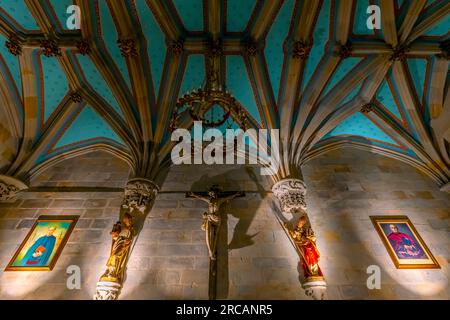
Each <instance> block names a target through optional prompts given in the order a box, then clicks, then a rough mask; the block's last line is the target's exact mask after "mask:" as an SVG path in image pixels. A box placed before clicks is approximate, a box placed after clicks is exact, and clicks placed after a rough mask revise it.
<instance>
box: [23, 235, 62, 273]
mask: <svg viewBox="0 0 450 320" xmlns="http://www.w3.org/2000/svg"><path fill="white" fill-rule="evenodd" d="M55 243H56V237H55V236H54V235H48V234H47V235H44V236H42V237H39V238H38V239H37V240H36V242H35V243H34V244H33V245H32V246H31V247H30V249H28V251H27V253H26V254H25V256H24V257H23V258H22V260H21V265H22V266H39V267H42V266H47V265H48V260H49V259H50V256H51V255H52V253H53V249H54V248H55Z"/></svg>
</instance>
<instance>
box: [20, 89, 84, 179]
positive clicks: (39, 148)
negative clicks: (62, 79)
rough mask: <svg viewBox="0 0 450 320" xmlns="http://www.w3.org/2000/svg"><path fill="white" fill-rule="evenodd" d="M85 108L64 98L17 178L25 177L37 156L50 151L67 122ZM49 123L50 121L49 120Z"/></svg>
mask: <svg viewBox="0 0 450 320" xmlns="http://www.w3.org/2000/svg"><path fill="white" fill-rule="evenodd" d="M84 106H85V103H74V102H72V101H71V100H70V98H69V97H65V101H64V102H63V103H62V106H61V107H60V109H59V110H57V114H56V116H55V117H54V118H53V119H52V120H53V121H52V123H51V124H50V125H48V126H47V127H46V129H45V130H44V132H43V133H42V135H41V136H40V137H39V139H38V141H37V142H36V143H35V144H34V145H33V148H32V149H31V150H30V151H29V153H28V154H27V157H26V158H25V159H24V161H23V162H22V163H21V165H20V169H19V171H18V173H17V175H18V176H25V175H26V174H27V173H28V172H29V170H30V169H31V168H32V167H33V166H34V164H35V161H36V160H37V159H38V158H39V156H40V155H41V154H42V153H43V152H45V151H46V150H48V149H50V147H51V144H52V143H53V142H54V139H55V136H57V135H58V133H60V132H61V130H62V129H63V128H64V126H65V125H66V124H67V122H68V120H69V119H70V118H72V117H74V116H75V114H77V113H78V112H80V111H81V109H82V108H83V107H84ZM50 121H51V120H50Z"/></svg>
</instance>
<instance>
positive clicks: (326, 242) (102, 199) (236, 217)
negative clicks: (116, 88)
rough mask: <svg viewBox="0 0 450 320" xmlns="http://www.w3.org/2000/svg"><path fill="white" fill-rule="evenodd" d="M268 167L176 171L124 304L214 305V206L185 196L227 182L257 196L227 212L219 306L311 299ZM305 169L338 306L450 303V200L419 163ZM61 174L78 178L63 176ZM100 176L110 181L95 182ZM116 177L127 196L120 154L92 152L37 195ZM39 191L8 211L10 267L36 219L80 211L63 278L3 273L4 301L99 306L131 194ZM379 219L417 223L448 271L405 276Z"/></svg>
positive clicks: (355, 157)
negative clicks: (204, 219) (114, 233)
mask: <svg viewBox="0 0 450 320" xmlns="http://www.w3.org/2000/svg"><path fill="white" fill-rule="evenodd" d="M102 161H103V162H104V165H102ZM86 163H90V165H87V164H86ZM108 166H109V167H108ZM80 168H83V169H80ZM258 170H259V169H258V168H255V167H239V166H221V167H211V166H176V167H173V168H172V169H171V171H170V172H169V175H168V177H167V179H166V181H165V183H164V185H163V187H162V191H161V193H160V194H159V195H158V197H157V200H156V201H155V204H154V206H153V209H152V210H151V212H150V213H149V215H148V216H147V219H146V222H145V224H144V228H143V230H142V232H141V233H140V235H139V237H138V239H137V241H136V244H135V247H134V248H133V253H132V256H131V258H130V261H129V264H128V272H127V279H126V282H125V285H124V289H123V290H122V295H121V298H123V299H156V298H158V299H166V298H170V299H206V298H207V297H208V258H207V250H206V247H205V243H204V233H203V232H202V231H201V230H200V224H201V216H202V213H203V212H204V211H205V209H206V206H205V204H204V203H202V202H201V201H198V200H193V199H186V198H185V196H184V193H185V192H186V191H200V190H204V189H205V188H206V187H207V186H209V185H212V184H215V183H218V184H220V185H222V186H223V187H224V188H225V190H244V191H246V197H245V198H239V199H235V200H233V201H231V202H230V203H229V204H228V205H226V206H224V208H223V210H222V218H223V220H224V224H226V225H227V226H228V228H222V231H221V234H220V241H221V243H222V244H221V245H220V247H219V278H220V279H221V281H220V282H219V284H218V297H219V298H229V299H247V298H251V299H304V298H305V296H304V294H303V291H302V290H301V288H300V284H299V282H298V271H297V261H298V257H297V255H296V252H295V250H294V249H293V247H292V245H291V243H290V242H289V241H288V239H287V238H286V236H285V234H284V231H283V230H282V228H281V225H280V223H279V221H278V220H277V218H276V210H277V206H276V204H275V202H274V201H273V199H272V194H271V193H270V188H271V183H270V181H268V180H267V179H266V178H265V177H261V176H260V175H259V171H258ZM303 170H304V175H305V181H306V183H307V185H308V188H309V190H308V194H307V202H308V205H309V212H310V213H309V214H310V219H311V222H312V225H313V227H314V229H315V231H316V234H317V237H318V240H317V244H318V247H319V249H320V251H321V254H322V258H321V259H322V260H321V267H322V269H323V272H324V274H325V277H326V281H327V283H328V297H329V298H331V299H366V298H382V299H391V298H397V299H412V298H420V299H422V298H439V299H448V298H449V288H448V277H449V267H448V259H449V247H450V246H449V245H450V236H449V214H450V209H449V208H450V196H449V195H448V194H445V193H443V192H440V191H439V188H438V187H437V186H436V185H435V183H434V182H433V181H431V180H430V179H429V178H428V177H425V176H423V175H422V174H421V173H419V172H417V171H416V170H415V169H413V168H411V167H410V166H407V165H405V164H403V163H400V162H397V161H394V160H390V159H387V158H384V157H381V156H376V155H374V154H370V153H366V152H364V151H355V150H352V149H345V150H344V151H343V150H340V151H338V152H333V153H329V154H327V155H324V156H321V157H319V158H317V159H315V160H312V161H311V162H309V163H308V164H307V165H305V166H304V168H303ZM61 172H62V173H66V174H67V173H68V174H70V177H69V178H68V177H67V175H64V174H63V175H58V173H61ZM95 172H100V173H105V175H104V176H103V178H102V177H100V176H97V178H96V179H92V178H90V177H89V178H88V177H87V176H90V175H92V174H94V173H95ZM110 172H115V176H116V179H117V181H116V182H115V185H114V186H115V187H123V186H124V185H125V182H126V178H127V176H128V168H127V167H126V165H124V164H123V163H121V162H119V161H118V160H115V159H113V158H112V157H111V156H109V155H105V154H98V155H97V156H94V154H91V156H89V157H86V156H84V157H83V158H82V159H71V160H66V161H65V162H63V163H61V164H59V165H58V166H56V167H54V168H52V169H50V170H49V171H48V172H46V173H45V176H44V175H43V176H44V177H43V176H41V177H38V178H37V179H36V180H34V181H35V185H37V186H71V187H72V186H74V187H77V186H83V187H92V186H99V187H105V186H111V179H112V178H111V175H108V173H110ZM45 177H47V178H45ZM37 181H39V182H37ZM91 182H92V183H94V182H95V185H94V184H91ZM44 190H45V189H44ZM61 190H63V189H61ZM37 191H40V190H39V189H35V190H34V191H33V192H26V193H23V194H22V195H21V197H20V199H19V200H17V201H14V202H11V203H1V204H0V268H1V269H2V270H3V269H4V268H5V267H6V265H7V263H8V261H9V259H10V258H11V256H12V255H13V253H14V251H15V250H16V249H17V247H18V246H19V245H20V242H21V241H22V239H23V238H24V237H25V235H26V234H27V232H28V231H29V228H30V227H31V225H32V223H33V221H34V219H35V218H36V217H37V216H39V215H42V214H76V215H80V220H79V221H78V223H77V226H76V228H75V230H74V232H73V233H72V236H71V237H70V239H69V242H68V244H67V245H66V247H65V248H64V250H63V253H62V255H61V257H60V258H59V260H58V262H57V264H56V267H55V269H54V270H53V271H51V272H3V271H0V299H17V298H18V299H58V298H64V299H72V298H75V299H90V298H91V297H92V295H93V294H94V291H95V283H96V281H97V279H98V277H99V276H100V275H101V274H102V272H103V271H104V264H105V262H106V259H107V256H108V252H109V249H110V235H109V232H110V229H111V226H112V224H113V223H114V222H115V221H116V219H117V217H118V213H119V206H120V202H121V199H122V193H121V192H78V191H80V190H77V192H74V191H73V190H72V191H71V192H56V191H57V190H56V191H55V192H53V190H52V192H48V191H45V192H37ZM65 191H67V190H65ZM370 215H408V216H409V218H410V219H411V221H412V222H413V223H414V225H415V226H416V228H417V230H418V231H419V232H420V234H421V236H422V238H423V239H424V241H425V242H426V243H427V244H428V246H429V248H430V249H431V251H432V252H433V253H434V255H435V256H436V258H437V259H438V261H439V263H440V265H441V266H442V269H439V270H398V269H396V268H395V267H394V265H393V263H392V261H391V259H390V257H389V256H388V254H387V252H386V250H385V248H384V246H383V244H382V243H381V240H380V239H379V237H378V235H377V233H376V232H375V230H374V228H373V226H372V224H371V222H370V219H369V216H370ZM372 264H376V265H378V266H380V267H381V269H382V288H381V290H368V289H367V287H366V280H367V276H368V275H367V274H366V268H367V266H369V265H372ZM69 265H78V266H80V268H81V272H82V288H81V290H68V289H67V288H66V280H67V276H68V275H67V274H66V268H67V266H69Z"/></svg>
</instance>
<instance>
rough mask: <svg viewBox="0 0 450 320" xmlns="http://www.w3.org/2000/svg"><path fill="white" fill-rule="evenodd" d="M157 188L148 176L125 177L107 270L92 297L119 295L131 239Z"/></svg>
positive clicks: (149, 206)
mask: <svg viewBox="0 0 450 320" xmlns="http://www.w3.org/2000/svg"><path fill="white" fill-rule="evenodd" d="M158 190H159V187H158V186H157V185H156V184H155V183H154V182H153V181H150V180H147V179H143V178H136V179H131V180H129V181H128V183H127V185H126V187H125V194H124V199H123V202H122V206H121V210H120V217H119V221H118V222H116V223H115V224H114V226H113V229H112V231H111V237H112V244H111V253H110V256H109V258H108V261H107V262H106V271H105V272H104V274H103V275H102V276H101V277H100V280H99V281H98V282H97V290H96V293H95V295H94V300H117V299H118V297H119V294H120V290H121V289H122V286H123V280H124V277H125V269H126V265H127V262H128V258H129V256H130V253H131V249H132V245H133V242H134V241H135V240H136V238H137V235H138V234H139V232H140V230H141V229H142V226H143V224H144V221H145V217H146V215H147V213H148V212H149V211H150V208H151V205H152V204H153V200H154V199H155V197H156V194H157V192H158Z"/></svg>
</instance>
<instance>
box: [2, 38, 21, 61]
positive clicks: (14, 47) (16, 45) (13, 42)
mask: <svg viewBox="0 0 450 320" xmlns="http://www.w3.org/2000/svg"><path fill="white" fill-rule="evenodd" d="M5 46H6V48H7V49H8V51H9V52H10V53H11V54H12V55H14V56H20V55H21V54H22V45H21V43H20V41H19V39H18V38H17V37H16V36H15V35H13V34H12V35H11V36H10V37H9V39H8V40H7V41H6V42H5Z"/></svg>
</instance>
